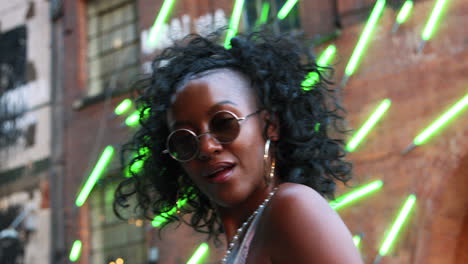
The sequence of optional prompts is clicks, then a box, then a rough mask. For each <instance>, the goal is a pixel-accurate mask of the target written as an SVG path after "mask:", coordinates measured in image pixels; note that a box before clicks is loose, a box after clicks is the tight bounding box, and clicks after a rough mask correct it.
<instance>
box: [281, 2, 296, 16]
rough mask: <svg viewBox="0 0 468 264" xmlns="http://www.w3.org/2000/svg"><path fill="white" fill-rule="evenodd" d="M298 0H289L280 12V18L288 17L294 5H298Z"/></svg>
mask: <svg viewBox="0 0 468 264" xmlns="http://www.w3.org/2000/svg"><path fill="white" fill-rule="evenodd" d="M297 1H298V0H288V1H287V2H286V3H285V4H284V5H283V7H281V9H280V11H279V12H278V18H279V19H284V18H285V17H287V16H288V14H289V12H291V10H292V9H293V7H294V6H295V5H296V3H297Z"/></svg>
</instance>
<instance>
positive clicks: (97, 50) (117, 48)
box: [87, 0, 139, 96]
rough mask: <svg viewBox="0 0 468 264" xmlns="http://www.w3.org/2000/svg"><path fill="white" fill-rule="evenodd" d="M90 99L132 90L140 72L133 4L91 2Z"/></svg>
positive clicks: (117, 0)
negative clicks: (116, 91) (131, 86)
mask: <svg viewBox="0 0 468 264" xmlns="http://www.w3.org/2000/svg"><path fill="white" fill-rule="evenodd" d="M87 21H88V96H95V95H98V94H100V93H102V92H104V91H106V90H109V89H112V90H115V89H121V88H125V87H127V86H128V84H129V81H130V80H132V79H133V78H134V77H135V75H136V74H137V73H138V70H139V59H138V58H139V44H138V34H137V24H136V22H137V15H136V4H135V1H134V0H132V1H130V0H100V1H98V0H90V1H88V5H87Z"/></svg>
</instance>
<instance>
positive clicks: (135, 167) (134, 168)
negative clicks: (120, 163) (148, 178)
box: [125, 147, 149, 178]
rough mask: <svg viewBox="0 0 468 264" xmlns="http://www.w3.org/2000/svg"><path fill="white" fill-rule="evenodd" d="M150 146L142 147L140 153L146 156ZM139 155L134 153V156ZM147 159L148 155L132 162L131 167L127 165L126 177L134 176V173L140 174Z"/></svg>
mask: <svg viewBox="0 0 468 264" xmlns="http://www.w3.org/2000/svg"><path fill="white" fill-rule="evenodd" d="M148 151H149V150H148V148H146V147H144V148H141V149H140V150H139V151H138V155H141V156H145V155H146V154H147V153H148ZM138 155H134V158H135V157H136V156H138ZM145 160H146V157H143V158H142V159H140V160H137V161H135V162H134V163H132V165H131V166H130V167H127V168H126V169H125V177H127V178H130V177H132V173H131V171H132V172H133V173H136V174H138V173H139V172H140V171H141V169H142V168H143V164H144V163H145Z"/></svg>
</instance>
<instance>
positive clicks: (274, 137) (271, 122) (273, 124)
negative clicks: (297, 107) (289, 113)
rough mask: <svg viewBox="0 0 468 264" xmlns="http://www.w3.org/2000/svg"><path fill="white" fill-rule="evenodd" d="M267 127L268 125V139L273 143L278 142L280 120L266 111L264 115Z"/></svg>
mask: <svg viewBox="0 0 468 264" xmlns="http://www.w3.org/2000/svg"><path fill="white" fill-rule="evenodd" d="M264 120H265V125H266V127H265V128H266V129H265V130H266V131H265V132H266V137H267V138H269V139H270V140H271V141H273V142H274V141H278V140H279V137H280V134H279V127H280V126H279V118H278V115H277V114H274V113H269V112H266V111H265V115H264Z"/></svg>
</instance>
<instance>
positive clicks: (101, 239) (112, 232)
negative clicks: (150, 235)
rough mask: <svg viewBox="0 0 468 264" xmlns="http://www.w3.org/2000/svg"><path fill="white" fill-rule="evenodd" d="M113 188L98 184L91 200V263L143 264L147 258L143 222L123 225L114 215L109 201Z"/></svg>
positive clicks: (109, 185)
mask: <svg viewBox="0 0 468 264" xmlns="http://www.w3.org/2000/svg"><path fill="white" fill-rule="evenodd" d="M116 187H117V185H116V184H115V183H107V184H105V185H104V186H103V185H101V186H100V188H96V189H95V190H94V191H93V193H92V195H91V197H90V198H91V199H90V209H91V213H90V221H91V225H90V226H91V261H90V263H109V262H111V261H115V260H116V259H117V258H122V259H124V261H125V263H127V262H128V263H135V264H143V263H145V261H146V255H147V254H146V250H145V237H144V228H143V221H142V220H129V221H128V222H125V221H123V220H121V219H118V218H117V217H116V216H115V215H114V212H113V209H112V201H113V199H114V191H115V188H116Z"/></svg>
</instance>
